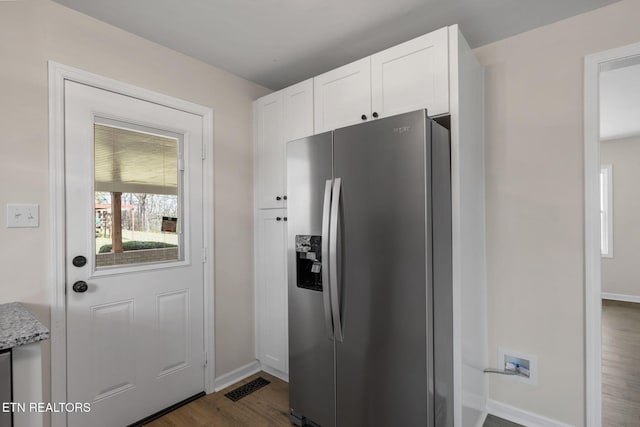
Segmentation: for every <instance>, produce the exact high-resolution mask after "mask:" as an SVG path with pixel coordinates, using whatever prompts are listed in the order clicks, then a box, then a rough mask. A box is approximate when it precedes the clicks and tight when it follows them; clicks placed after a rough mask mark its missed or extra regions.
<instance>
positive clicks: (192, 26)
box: [55, 0, 618, 90]
mask: <svg viewBox="0 0 640 427" xmlns="http://www.w3.org/2000/svg"><path fill="white" fill-rule="evenodd" d="M55 1H57V2H58V3H60V4H63V5H65V6H68V7H70V8H72V9H75V10H78V11H80V12H82V13H85V14H87V15H90V16H93V17H95V18H97V19H99V20H101V21H104V22H107V23H110V24H112V25H115V26H117V27H120V28H122V29H124V30H127V31H129V32H131V33H134V34H137V35H139V36H142V37H144V38H146V39H149V40H152V41H154V42H157V43H159V44H161V45H164V46H167V47H169V48H172V49H174V50H177V51H179V52H182V53H184V54H186V55H189V56H192V57H194V58H197V59H200V60H202V61H204V62H206V63H209V64H211V65H214V66H216V67H218V68H221V69H223V70H226V71H229V72H231V73H233V74H235V75H238V76H240V77H243V78H245V79H247V80H250V81H253V82H255V83H258V84H260V85H263V86H265V87H267V88H270V89H273V90H278V89H281V88H283V87H286V86H289V85H291V84H293V83H296V82H299V81H301V80H304V79H307V78H309V77H313V76H315V75H318V74H321V73H323V72H325V71H328V70H331V69H333V68H335V67H337V66H340V65H344V64H346V63H349V62H351V61H354V60H356V59H359V58H362V57H365V56H367V55H370V54H372V53H375V52H377V51H380V50H382V49H385V48H388V47H391V46H394V45H396V44H398V43H400V42H403V41H406V40H409V39H411V38H413V37H417V36H419V35H422V34H425V33H428V32H430V31H433V30H436V29H438V28H440V27H443V26H446V25H451V24H459V25H460V27H461V29H462V32H463V34H464V35H465V37H466V38H467V40H468V42H469V44H470V45H471V47H478V46H482V45H484V44H487V43H491V42H494V41H497V40H500V39H503V38H506V37H509V36H512V35H515V34H518V33H521V32H524V31H527V30H530V29H533V28H536V27H540V26H543V25H546V24H549V23H552V22H555V21H559V20H561V19H564V18H567V17H570V16H573V15H577V14H580V13H583V12H586V11H589V10H592V9H596V8H598V7H601V6H605V5H607V4H610V3H615V2H616V1H618V0H560V1H559V0H179V1H177V0H136V1H131V0H109V1H104V0H55Z"/></svg>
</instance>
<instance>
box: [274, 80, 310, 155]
mask: <svg viewBox="0 0 640 427" xmlns="http://www.w3.org/2000/svg"><path fill="white" fill-rule="evenodd" d="M282 93H283V97H284V120H283V125H284V141H285V143H286V142H288V141H293V140H294V139H300V138H304V137H306V136H310V135H313V79H308V80H305V81H303V82H300V83H298V84H295V85H293V86H290V87H288V88H286V89H284V90H283V91H282Z"/></svg>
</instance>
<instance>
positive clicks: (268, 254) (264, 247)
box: [256, 209, 289, 373]
mask: <svg viewBox="0 0 640 427" xmlns="http://www.w3.org/2000/svg"><path fill="white" fill-rule="evenodd" d="M285 215H286V211H285V210H284V209H277V210H276V209H269V210H260V211H258V232H257V242H256V244H257V245H258V253H257V259H258V266H257V268H258V271H257V272H256V273H257V274H256V277H257V295H256V296H257V302H256V307H257V312H258V319H257V320H258V322H257V333H258V357H259V359H260V362H262V363H263V364H264V365H267V366H269V367H271V368H274V369H277V370H278V371H281V372H284V373H287V371H288V357H289V354H288V353H289V348H288V323H287V278H286V258H285V252H286V237H285V236H286V221H285V219H284V218H285Z"/></svg>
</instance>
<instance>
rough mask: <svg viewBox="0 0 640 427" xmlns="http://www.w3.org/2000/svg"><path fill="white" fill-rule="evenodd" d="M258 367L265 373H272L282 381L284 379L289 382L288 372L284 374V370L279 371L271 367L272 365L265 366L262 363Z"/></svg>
mask: <svg viewBox="0 0 640 427" xmlns="http://www.w3.org/2000/svg"><path fill="white" fill-rule="evenodd" d="M260 367H261V368H262V370H263V371H265V372H266V373H267V374H270V375H273V376H274V377H276V378H280V379H281V380H282V381H284V382H286V383H288V382H289V374H285V373H284V372H281V371H279V370H277V369H273V368H272V367H270V366H267V365H265V364H262V365H261V366H260Z"/></svg>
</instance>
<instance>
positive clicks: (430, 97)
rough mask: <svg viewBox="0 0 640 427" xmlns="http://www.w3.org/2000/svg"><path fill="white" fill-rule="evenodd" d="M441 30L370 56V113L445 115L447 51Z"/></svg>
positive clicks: (447, 95) (445, 37) (444, 34)
mask: <svg viewBox="0 0 640 427" xmlns="http://www.w3.org/2000/svg"><path fill="white" fill-rule="evenodd" d="M448 46H449V44H448V34H447V29H446V28H442V29H440V30H437V31H434V32H432V33H429V34H426V35H424V36H421V37H418V38H416V39H413V40H409V41H408V42H405V43H402V44H399V45H397V46H394V47H392V48H389V49H387V50H383V51H382V52H379V53H376V54H375V55H373V56H371V91H372V95H371V98H372V100H371V102H372V111H374V112H377V113H378V115H379V117H386V116H392V115H394V114H400V113H406V112H409V111H413V110H417V109H420V108H426V109H427V111H428V113H429V115H430V116H433V115H437V114H445V113H448V112H449V48H448Z"/></svg>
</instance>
